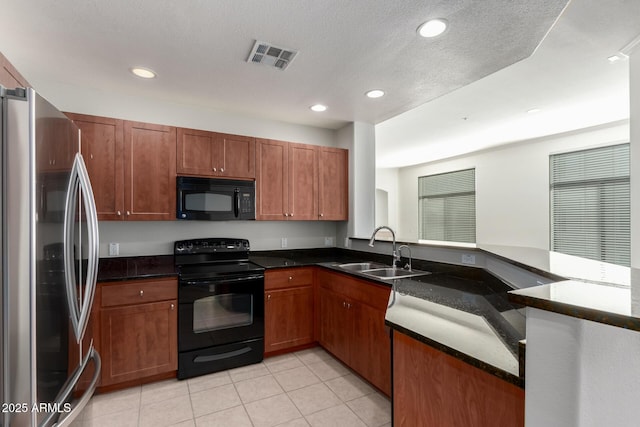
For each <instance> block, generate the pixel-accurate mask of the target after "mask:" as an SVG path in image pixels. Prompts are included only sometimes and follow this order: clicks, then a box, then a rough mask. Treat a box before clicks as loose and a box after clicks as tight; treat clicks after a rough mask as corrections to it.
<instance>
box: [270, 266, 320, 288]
mask: <svg viewBox="0 0 640 427" xmlns="http://www.w3.org/2000/svg"><path fill="white" fill-rule="evenodd" d="M311 285H313V268H312V267H298V268H281V269H277V270H267V271H266V272H265V281H264V289H265V290H267V291H269V290H273V289H282V288H291V287H295V286H311Z"/></svg>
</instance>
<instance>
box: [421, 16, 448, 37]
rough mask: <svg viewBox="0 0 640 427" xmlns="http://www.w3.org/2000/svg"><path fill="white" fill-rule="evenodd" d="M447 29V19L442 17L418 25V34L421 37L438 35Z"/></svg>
mask: <svg viewBox="0 0 640 427" xmlns="http://www.w3.org/2000/svg"><path fill="white" fill-rule="evenodd" d="M446 29H447V21H446V20H444V19H432V20H430V21H427V22H425V23H424V24H422V25H420V26H419V27H418V34H420V35H421V36H422V37H438V36H439V35H440V34H442V33H444V32H445V30H446Z"/></svg>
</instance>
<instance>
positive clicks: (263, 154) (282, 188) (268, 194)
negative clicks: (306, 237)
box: [256, 139, 289, 220]
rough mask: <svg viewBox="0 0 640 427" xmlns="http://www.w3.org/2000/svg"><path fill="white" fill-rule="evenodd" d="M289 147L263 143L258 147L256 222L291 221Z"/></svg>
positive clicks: (281, 144)
mask: <svg viewBox="0 0 640 427" xmlns="http://www.w3.org/2000/svg"><path fill="white" fill-rule="evenodd" d="M288 157H289V144H288V143H286V142H282V141H272V140H266V139H261V140H258V141H257V146H256V219H261V220H286V219H287V218H288V217H289V212H288V206H289V178H288V177H289V171H288V166H289V165H288Z"/></svg>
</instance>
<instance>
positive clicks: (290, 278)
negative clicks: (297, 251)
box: [264, 267, 315, 353]
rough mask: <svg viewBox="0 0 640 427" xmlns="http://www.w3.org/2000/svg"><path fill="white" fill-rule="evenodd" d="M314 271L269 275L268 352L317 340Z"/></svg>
mask: <svg viewBox="0 0 640 427" xmlns="http://www.w3.org/2000/svg"><path fill="white" fill-rule="evenodd" d="M313 271H314V269H313V268H312V267H299V268H286V269H277V270H267V271H266V272H265V281H264V288H265V305H264V307H265V309H264V310H265V337H264V347H265V353H270V352H275V351H281V350H286V349H289V348H294V347H297V346H301V345H305V344H310V343H312V342H313V341H314V315H315V311H314V296H315V294H314V281H313V278H314V274H313Z"/></svg>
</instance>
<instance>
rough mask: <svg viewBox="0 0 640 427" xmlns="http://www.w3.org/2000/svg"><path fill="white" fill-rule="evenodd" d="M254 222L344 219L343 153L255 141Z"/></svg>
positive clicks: (345, 207)
mask: <svg viewBox="0 0 640 427" xmlns="http://www.w3.org/2000/svg"><path fill="white" fill-rule="evenodd" d="M256 145H257V148H256V153H257V154H256V199H257V201H256V206H257V211H256V219H259V220H346V219H348V209H347V203H348V171H347V155H348V152H347V150H342V149H338V148H331V147H320V146H315V145H307V144H297V143H290V142H283V141H274V140H265V139H258V140H257V143H256Z"/></svg>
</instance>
